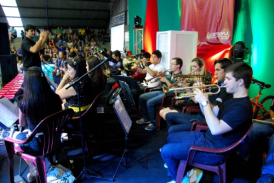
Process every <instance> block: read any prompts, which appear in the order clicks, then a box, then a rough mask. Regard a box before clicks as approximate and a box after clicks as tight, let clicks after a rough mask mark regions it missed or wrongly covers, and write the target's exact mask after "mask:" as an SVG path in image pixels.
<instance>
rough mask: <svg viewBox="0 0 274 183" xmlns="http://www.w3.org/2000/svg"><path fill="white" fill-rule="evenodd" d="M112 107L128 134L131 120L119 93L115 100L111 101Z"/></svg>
mask: <svg viewBox="0 0 274 183" xmlns="http://www.w3.org/2000/svg"><path fill="white" fill-rule="evenodd" d="M113 108H114V111H115V113H116V115H117V117H118V119H119V121H120V123H121V125H122V127H123V129H124V131H125V133H126V135H127V134H129V131H130V128H131V126H132V121H131V119H130V117H129V115H128V113H127V111H126V108H125V106H124V103H123V101H122V100H121V97H120V95H118V96H117V97H116V98H115V102H114V103H113Z"/></svg>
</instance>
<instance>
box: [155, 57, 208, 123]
mask: <svg viewBox="0 0 274 183" xmlns="http://www.w3.org/2000/svg"><path fill="white" fill-rule="evenodd" d="M206 74H207V72H206V66H205V61H204V59H203V58H200V57H197V58H193V59H192V61H191V73H190V75H206ZM192 85H193V82H192V83H190V84H189V86H192ZM195 105H198V104H196V103H195V102H194V101H193V100H192V98H188V99H185V100H184V101H183V102H181V103H179V104H177V105H174V106H171V107H167V108H164V109H162V110H161V111H160V116H161V117H162V118H163V119H164V120H165V119H166V114H167V113H169V112H181V111H182V109H183V107H186V106H195Z"/></svg>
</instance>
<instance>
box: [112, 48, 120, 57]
mask: <svg viewBox="0 0 274 183" xmlns="http://www.w3.org/2000/svg"><path fill="white" fill-rule="evenodd" d="M112 54H113V55H115V56H116V57H119V58H121V53H120V51H119V50H115V51H114V52H112Z"/></svg>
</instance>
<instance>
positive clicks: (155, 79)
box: [145, 69, 172, 84]
mask: <svg viewBox="0 0 274 183" xmlns="http://www.w3.org/2000/svg"><path fill="white" fill-rule="evenodd" d="M171 71H172V70H171V69H168V70H166V71H165V72H163V73H158V74H157V75H156V76H153V78H150V79H148V80H146V81H145V82H146V84H148V82H151V83H155V82H158V81H160V79H161V77H163V76H165V75H166V74H167V73H169V72H171Z"/></svg>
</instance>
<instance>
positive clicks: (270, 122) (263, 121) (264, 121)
mask: <svg viewBox="0 0 274 183" xmlns="http://www.w3.org/2000/svg"><path fill="white" fill-rule="evenodd" d="M253 121H255V122H260V123H269V124H272V125H274V122H273V121H266V120H258V119H253Z"/></svg>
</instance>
